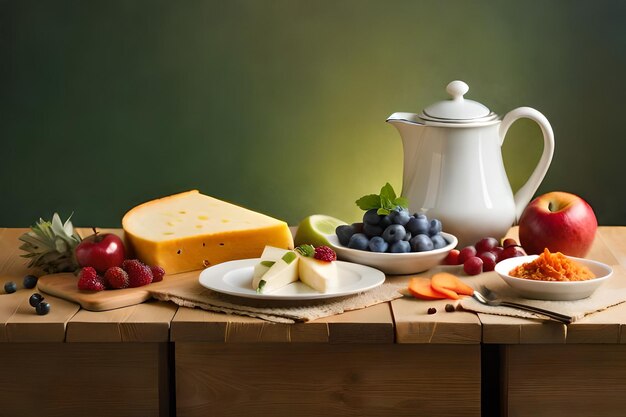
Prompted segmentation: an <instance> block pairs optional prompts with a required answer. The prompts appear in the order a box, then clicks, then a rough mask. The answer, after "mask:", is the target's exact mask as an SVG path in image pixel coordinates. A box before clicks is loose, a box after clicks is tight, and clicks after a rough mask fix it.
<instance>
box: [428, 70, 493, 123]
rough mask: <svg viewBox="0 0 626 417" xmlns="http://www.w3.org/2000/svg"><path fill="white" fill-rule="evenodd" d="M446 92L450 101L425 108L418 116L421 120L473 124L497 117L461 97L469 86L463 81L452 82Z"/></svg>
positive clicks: (479, 105) (475, 102)
mask: <svg viewBox="0 0 626 417" xmlns="http://www.w3.org/2000/svg"><path fill="white" fill-rule="evenodd" d="M446 91H447V92H448V94H450V95H451V96H452V99H451V100H442V101H438V102H437V103H434V104H432V105H430V106H428V107H426V108H425V109H424V110H423V111H422V114H420V116H419V117H420V118H421V119H424V120H430V121H433V122H444V123H474V122H486V121H489V120H494V119H496V118H497V117H498V116H497V115H496V114H495V113H493V112H492V111H490V110H489V109H488V108H487V107H485V106H484V105H482V104H480V103H479V102H477V101H474V100H468V99H466V98H464V97H463V96H464V95H465V94H466V93H467V92H468V91H469V86H468V85H467V84H466V83H464V82H463V81H458V80H457V81H452V82H451V83H450V84H448V85H447V87H446Z"/></svg>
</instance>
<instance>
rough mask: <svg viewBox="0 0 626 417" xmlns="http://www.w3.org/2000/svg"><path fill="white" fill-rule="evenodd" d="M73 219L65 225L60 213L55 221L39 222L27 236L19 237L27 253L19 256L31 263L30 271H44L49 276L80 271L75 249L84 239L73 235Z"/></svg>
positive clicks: (54, 218) (56, 215)
mask: <svg viewBox="0 0 626 417" xmlns="http://www.w3.org/2000/svg"><path fill="white" fill-rule="evenodd" d="M71 217H72V216H70V217H69V218H68V219H67V220H66V221H65V223H63V222H62V221H61V217H60V216H59V215H58V214H57V213H54V215H53V216H52V221H47V220H44V219H41V218H40V219H39V221H38V222H37V223H35V224H34V225H33V226H31V229H30V230H29V231H28V232H26V233H24V234H22V235H21V236H20V237H19V240H20V241H22V242H24V243H23V244H22V245H21V246H20V249H21V250H22V251H24V252H26V253H25V254H22V255H20V256H21V257H22V258H26V259H29V260H30V262H29V264H28V267H29V268H31V267H36V268H41V269H42V270H43V271H45V272H47V273H50V274H53V273H56V272H71V271H75V270H76V269H78V265H77V264H76V260H75V259H74V249H75V248H76V246H77V245H78V244H79V243H80V241H81V238H80V236H79V235H78V234H77V233H75V232H74V227H73V225H72V222H71V221H70V218H71Z"/></svg>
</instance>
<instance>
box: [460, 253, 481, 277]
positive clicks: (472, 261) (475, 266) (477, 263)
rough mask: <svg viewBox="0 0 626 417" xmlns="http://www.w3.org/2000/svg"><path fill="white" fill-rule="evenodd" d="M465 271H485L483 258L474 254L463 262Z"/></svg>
mask: <svg viewBox="0 0 626 417" xmlns="http://www.w3.org/2000/svg"><path fill="white" fill-rule="evenodd" d="M463 271H465V273H466V274H467V275H478V274H480V273H481V272H483V260H482V259H480V258H479V257H478V256H472V257H471V258H468V259H467V260H466V261H465V262H464V263H463Z"/></svg>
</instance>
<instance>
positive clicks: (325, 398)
mask: <svg viewBox="0 0 626 417" xmlns="http://www.w3.org/2000/svg"><path fill="white" fill-rule="evenodd" d="M175 355H176V359H175V360H176V407H177V410H176V411H177V414H176V415H177V416H179V417H191V416H206V415H212V416H233V417H234V416H251V415H252V416H277V417H278V416H294V415H297V416H299V417H307V416H315V417H317V416H348V417H349V416H415V415H424V416H433V417H436V416H479V415H480V387H481V384H480V346H479V345H408V344H391V343H390V344H366V343H364V344H359V345H357V346H355V345H351V344H318V343H313V344H308V343H302V344H285V343H280V344H276V343H273V344H266V343H258V344H246V343H243V344H237V343H234V344H222V343H187V342H180V343H177V344H176V352H175Z"/></svg>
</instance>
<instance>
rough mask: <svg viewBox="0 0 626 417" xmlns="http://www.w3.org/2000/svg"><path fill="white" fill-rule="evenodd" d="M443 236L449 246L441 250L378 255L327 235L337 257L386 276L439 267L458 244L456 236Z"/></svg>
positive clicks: (447, 234)
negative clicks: (347, 245) (345, 244)
mask: <svg viewBox="0 0 626 417" xmlns="http://www.w3.org/2000/svg"><path fill="white" fill-rule="evenodd" d="M441 235H442V236H443V237H444V238H445V239H446V241H447V242H448V244H447V245H446V246H445V247H443V248H441V249H433V250H429V251H426V252H409V253H388V252H386V253H377V252H370V251H366V250H357V249H350V248H348V247H346V246H343V245H342V244H341V243H339V238H338V237H337V235H334V234H333V235H327V236H326V239H328V242H329V243H330V246H331V247H332V248H333V249H334V250H335V252H337V256H338V257H339V258H341V259H345V260H346V261H350V262H357V263H360V264H363V265H369V266H371V267H373V268H376V269H380V270H381V271H383V272H384V273H386V274H416V273H418V272H422V271H426V270H428V269H430V268H432V267H434V266H437V265H439V264H440V263H441V261H443V260H444V258H445V257H446V256H448V253H449V252H450V251H451V250H452V249H454V248H455V247H456V245H457V243H458V240H457V238H456V237H455V236H453V235H451V234H450V233H444V232H442V233H441Z"/></svg>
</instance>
